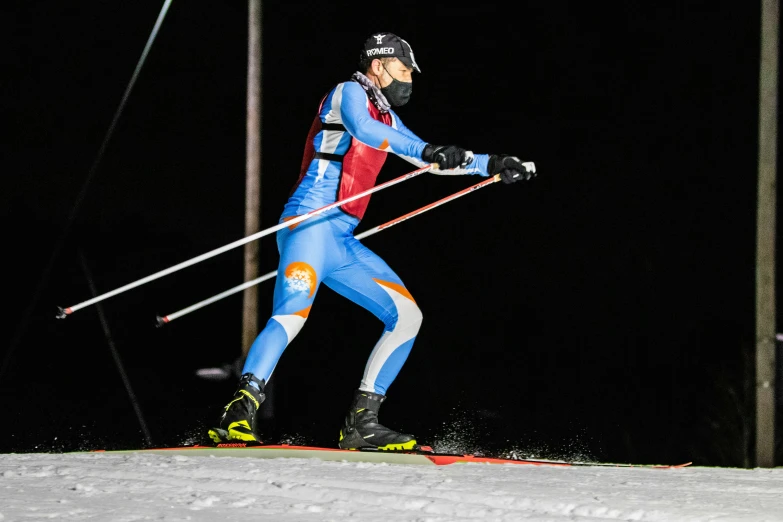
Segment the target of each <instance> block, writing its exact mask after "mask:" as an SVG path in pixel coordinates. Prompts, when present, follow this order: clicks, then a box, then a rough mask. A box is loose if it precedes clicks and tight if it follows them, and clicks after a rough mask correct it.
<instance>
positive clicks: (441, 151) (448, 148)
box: [421, 143, 473, 170]
mask: <svg viewBox="0 0 783 522" xmlns="http://www.w3.org/2000/svg"><path fill="white" fill-rule="evenodd" d="M421 159H422V161H426V162H427V163H437V164H438V170H449V169H456V168H457V167H464V166H465V165H468V164H469V163H470V162H472V161H473V156H472V155H470V154H468V151H466V150H465V149H463V148H461V147H457V146H455V145H432V144H429V143H428V144H427V146H426V147H424V151H422V153H421Z"/></svg>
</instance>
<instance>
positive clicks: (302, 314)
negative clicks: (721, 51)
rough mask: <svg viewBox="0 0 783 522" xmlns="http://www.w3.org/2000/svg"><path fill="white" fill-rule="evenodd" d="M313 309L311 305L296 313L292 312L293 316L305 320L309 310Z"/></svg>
mask: <svg viewBox="0 0 783 522" xmlns="http://www.w3.org/2000/svg"><path fill="white" fill-rule="evenodd" d="M312 307H313V305H310V306H308V307H307V308H305V309H304V310H299V311H298V312H294V315H298V316H299V317H304V318H305V319H307V316H308V315H310V309H311V308H312Z"/></svg>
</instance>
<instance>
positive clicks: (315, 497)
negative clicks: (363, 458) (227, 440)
mask: <svg viewBox="0 0 783 522" xmlns="http://www.w3.org/2000/svg"><path fill="white" fill-rule="evenodd" d="M0 513H1V514H0V520H2V521H3V522H9V521H14V522H17V521H19V522H21V521H25V522H27V521H38V520H96V521H116V522H132V521H136V520H162V521H181V520H194V521H220V520H241V521H245V520H246V521H258V520H262V521H266V520H269V521H275V522H289V521H300V520H301V521H332V520H333V521H337V522H346V521H383V522H386V521H390V522H391V521H416V522H448V521H461V520H487V521H492V520H498V521H508V520H552V521H562V520H576V521H579V520H591V521H593V520H666V521H676V520H688V521H691V520H700V521H701V520H721V521H724V520H725V521H734V520H753V521H763V520H769V521H773V520H774V521H783V469H781V468H776V469H771V470H770V469H755V470H744V469H729V468H707V467H691V468H684V469H643V468H606V467H600V468H598V467H572V468H560V467H553V466H527V465H490V464H454V465H449V466H420V465H389V464H370V463H348V462H325V461H320V460H316V459H256V458H249V457H248V458H237V457H197V456H191V457H187V456H181V455H171V456H170V455H154V454H138V453H136V454H108V453H103V454H101V453H83V454H45V453H28V454H4V455H0Z"/></svg>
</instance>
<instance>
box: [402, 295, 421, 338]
mask: <svg viewBox="0 0 783 522" xmlns="http://www.w3.org/2000/svg"><path fill="white" fill-rule="evenodd" d="M397 313H398V317H397V325H396V326H395V329H400V328H405V329H406V330H416V331H417V332H418V331H419V328H420V327H421V322H422V321H423V320H424V315H423V314H422V313H421V308H419V307H418V306H417V305H416V303H414V302H411V304H410V305H409V306H406V307H405V308H404V309H402V310H398V311H397Z"/></svg>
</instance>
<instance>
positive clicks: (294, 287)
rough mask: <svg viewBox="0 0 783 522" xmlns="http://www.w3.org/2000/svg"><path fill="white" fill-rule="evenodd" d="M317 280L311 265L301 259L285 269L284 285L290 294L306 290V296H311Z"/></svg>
mask: <svg viewBox="0 0 783 522" xmlns="http://www.w3.org/2000/svg"><path fill="white" fill-rule="evenodd" d="M317 280H318V278H317V276H316V274H315V270H314V269H313V267H312V266H310V265H308V264H307V263H304V262H302V261H296V262H294V263H291V264H290V265H288V267H286V269H285V287H286V291H287V292H288V293H290V294H296V293H300V292H308V296H307V297H308V298H310V297H313V294H315V287H316V282H317Z"/></svg>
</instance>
